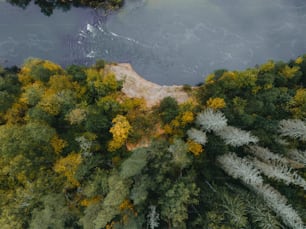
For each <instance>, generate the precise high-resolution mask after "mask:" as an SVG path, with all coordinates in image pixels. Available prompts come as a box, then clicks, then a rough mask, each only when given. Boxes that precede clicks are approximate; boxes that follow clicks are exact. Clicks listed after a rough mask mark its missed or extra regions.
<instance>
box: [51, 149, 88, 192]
mask: <svg viewBox="0 0 306 229" xmlns="http://www.w3.org/2000/svg"><path fill="white" fill-rule="evenodd" d="M81 162H82V156H81V154H79V153H71V154H69V155H68V156H66V157H63V158H61V159H59V160H58V161H57V162H56V163H55V165H54V171H55V172H57V173H60V174H63V175H64V176H65V177H66V178H67V180H68V181H69V183H70V184H71V185H72V186H73V187H77V186H79V185H80V183H79V182H78V181H77V180H76V179H75V177H74V175H75V173H76V171H77V168H78V166H79V164H81Z"/></svg>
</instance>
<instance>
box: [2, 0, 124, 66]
mask: <svg viewBox="0 0 306 229" xmlns="http://www.w3.org/2000/svg"><path fill="white" fill-rule="evenodd" d="M7 2H9V3H10V4H12V5H15V6H18V7H21V8H23V9H25V8H26V7H27V6H28V5H29V4H30V2H31V0H7ZM123 2H124V1H123V0H69V1H65V0H51V1H50V0H36V1H34V4H35V5H38V6H39V7H40V9H41V12H42V13H43V14H45V15H46V16H51V15H52V14H53V11H54V10H55V9H62V10H64V11H67V10H69V9H70V8H71V7H91V8H102V9H104V10H105V11H108V10H114V9H118V8H119V7H121V6H122V5H123ZM100 64H101V63H100Z"/></svg>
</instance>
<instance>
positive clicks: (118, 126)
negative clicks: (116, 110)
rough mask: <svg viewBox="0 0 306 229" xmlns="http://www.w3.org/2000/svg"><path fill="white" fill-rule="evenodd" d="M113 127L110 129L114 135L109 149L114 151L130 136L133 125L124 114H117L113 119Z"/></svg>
mask: <svg viewBox="0 0 306 229" xmlns="http://www.w3.org/2000/svg"><path fill="white" fill-rule="evenodd" d="M112 123H113V124H114V125H113V127H112V128H111V129H110V130H109V132H110V133H112V135H113V139H112V140H111V141H110V142H109V144H108V150H109V151H110V152H113V151H115V150H117V149H119V148H120V147H121V146H122V145H123V144H124V143H125V141H126V139H127V138H128V135H129V132H130V130H131V125H130V123H129V121H128V120H127V118H126V117H124V116H123V115H117V116H116V117H115V118H114V119H113V120H112Z"/></svg>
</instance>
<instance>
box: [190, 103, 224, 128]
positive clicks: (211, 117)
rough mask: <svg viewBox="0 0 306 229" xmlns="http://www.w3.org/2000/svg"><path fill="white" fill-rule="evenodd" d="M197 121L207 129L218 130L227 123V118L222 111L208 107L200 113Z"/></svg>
mask: <svg viewBox="0 0 306 229" xmlns="http://www.w3.org/2000/svg"><path fill="white" fill-rule="evenodd" d="M196 123H197V124H198V125H199V126H200V127H201V128H202V129H203V130H205V131H208V132H210V131H218V130H221V129H223V128H224V127H225V126H226V125H227V119H226V117H225V116H224V114H223V113H222V112H220V111H214V110H213V109H206V110H204V111H202V112H201V113H200V114H198V116H197V118H196Z"/></svg>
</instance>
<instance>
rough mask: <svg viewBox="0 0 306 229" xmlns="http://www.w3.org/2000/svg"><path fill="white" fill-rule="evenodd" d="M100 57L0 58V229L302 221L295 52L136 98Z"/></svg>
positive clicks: (301, 77)
mask: <svg viewBox="0 0 306 229" xmlns="http://www.w3.org/2000/svg"><path fill="white" fill-rule="evenodd" d="M122 83H123V82H119V81H116V78H115V76H114V75H113V74H112V73H111V72H108V71H107V70H106V68H105V64H104V62H103V61H98V62H97V63H96V64H95V65H93V66H92V67H83V66H76V65H72V66H69V67H67V68H66V69H63V68H62V67H60V66H59V65H57V64H55V63H52V62H50V61H46V60H39V59H29V60H27V61H25V63H24V64H23V66H22V67H21V68H20V69H19V68H6V69H5V68H0V104H1V106H0V225H1V228H2V229H12V228H14V229H19V228H31V229H51V228H52V229H53V228H54V229H60V228H76V229H78V228H79V229H82V228H84V229H100V228H107V229H111V228H116V229H119V228H126V229H128V228H130V229H136V228H140V229H141V228H146V229H154V228H165V229H174V228H177V229H184V228H191V229H192V228H195V229H197V228H207V229H230V228H231V229H232V228H237V229H240V228H250V229H251V228H263V229H277V228H293V229H304V228H305V222H306V208H305V206H306V194H305V193H306V192H305V190H306V181H305V179H306V169H305V166H306V122H305V117H306V88H305V86H306V56H304V57H298V58H297V59H296V60H292V61H290V62H289V63H283V62H273V61H268V62H267V63H265V64H263V65H261V66H256V67H255V68H252V69H247V70H245V71H228V70H218V71H215V72H214V73H212V74H210V75H209V76H207V77H206V79H205V82H204V83H203V84H202V85H201V86H198V87H189V86H185V87H184V90H186V92H188V93H189V95H190V99H189V101H188V102H185V103H183V104H178V103H177V102H176V101H175V100H174V99H173V98H171V97H167V98H165V99H163V100H162V101H161V102H160V104H159V105H157V106H155V107H153V108H148V107H147V106H146V101H144V100H143V99H139V98H128V97H126V96H125V95H124V94H123V93H122V92H121V88H122Z"/></svg>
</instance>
